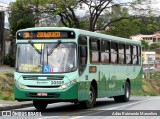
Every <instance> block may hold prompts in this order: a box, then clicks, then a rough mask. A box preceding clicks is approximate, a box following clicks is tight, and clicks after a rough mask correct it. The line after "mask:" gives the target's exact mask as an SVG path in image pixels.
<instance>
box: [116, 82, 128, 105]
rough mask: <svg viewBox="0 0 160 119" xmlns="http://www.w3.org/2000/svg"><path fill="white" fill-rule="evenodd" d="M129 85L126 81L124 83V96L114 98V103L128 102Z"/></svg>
mask: <svg viewBox="0 0 160 119" xmlns="http://www.w3.org/2000/svg"><path fill="white" fill-rule="evenodd" d="M130 92H131V91H130V84H129V82H128V81H126V83H125V94H124V95H121V96H115V97H114V101H115V102H128V101H129V99H130Z"/></svg>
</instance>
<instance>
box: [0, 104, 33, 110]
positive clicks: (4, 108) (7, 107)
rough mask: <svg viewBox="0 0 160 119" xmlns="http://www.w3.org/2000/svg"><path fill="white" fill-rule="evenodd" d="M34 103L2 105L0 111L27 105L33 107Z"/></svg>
mask: <svg viewBox="0 0 160 119" xmlns="http://www.w3.org/2000/svg"><path fill="white" fill-rule="evenodd" d="M31 106H33V103H26V104H14V105H9V106H4V107H0V111H6V110H12V109H19V108H25V107H31Z"/></svg>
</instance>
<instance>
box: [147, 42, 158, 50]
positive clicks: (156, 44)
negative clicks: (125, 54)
mask: <svg viewBox="0 0 160 119" xmlns="http://www.w3.org/2000/svg"><path fill="white" fill-rule="evenodd" d="M159 47H160V44H159V43H152V44H150V45H149V49H150V50H156V49H158V48H159Z"/></svg>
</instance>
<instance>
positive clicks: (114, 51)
mask: <svg viewBox="0 0 160 119" xmlns="http://www.w3.org/2000/svg"><path fill="white" fill-rule="evenodd" d="M117 46H118V44H117V43H115V42H111V63H112V64H117V63H118V47H117Z"/></svg>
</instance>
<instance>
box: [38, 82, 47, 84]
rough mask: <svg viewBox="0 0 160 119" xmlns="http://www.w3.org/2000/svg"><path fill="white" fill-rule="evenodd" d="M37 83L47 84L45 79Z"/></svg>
mask: <svg viewBox="0 0 160 119" xmlns="http://www.w3.org/2000/svg"><path fill="white" fill-rule="evenodd" d="M37 84H48V82H47V81H37Z"/></svg>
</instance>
